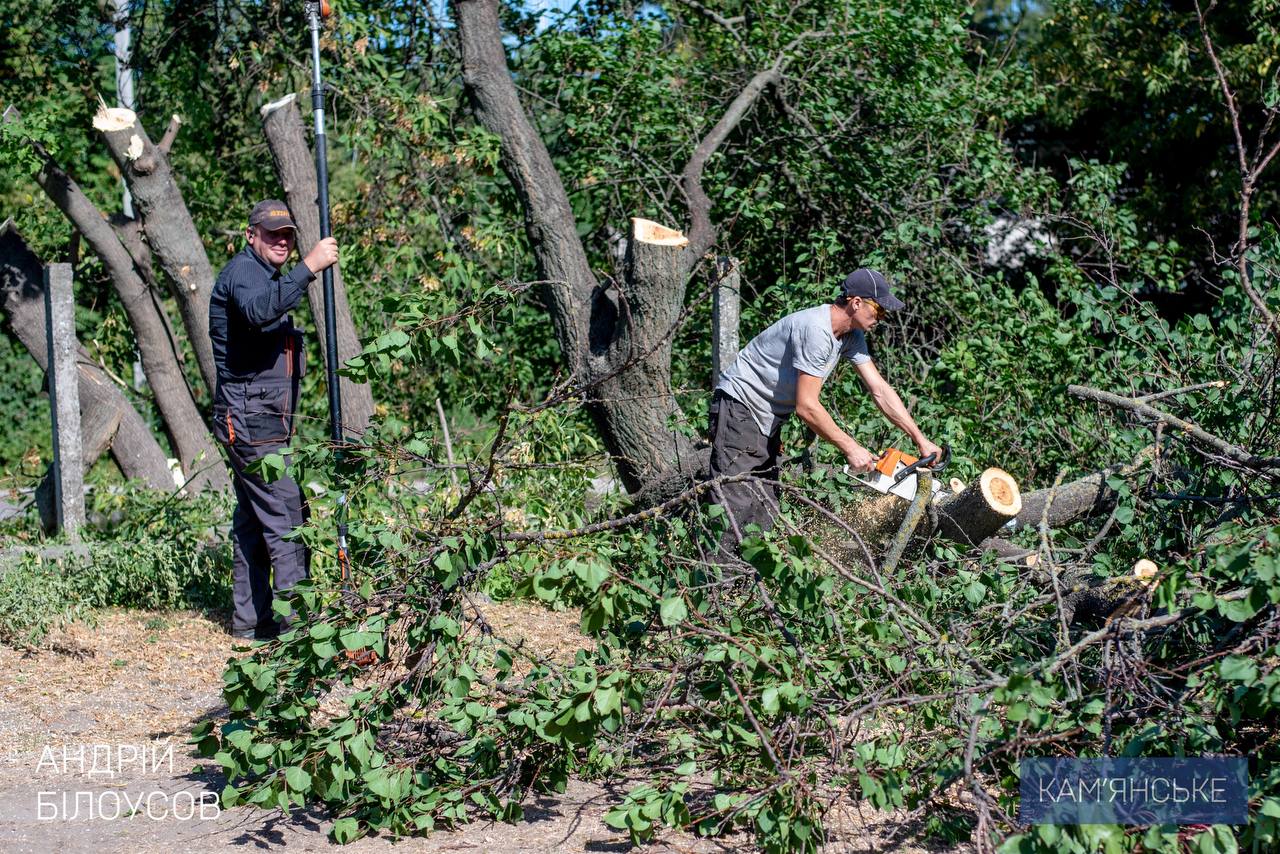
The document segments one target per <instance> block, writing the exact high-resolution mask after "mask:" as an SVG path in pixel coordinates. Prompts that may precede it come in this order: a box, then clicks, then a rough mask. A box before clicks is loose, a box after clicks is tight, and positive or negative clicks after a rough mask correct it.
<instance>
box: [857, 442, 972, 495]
mask: <svg viewBox="0 0 1280 854" xmlns="http://www.w3.org/2000/svg"><path fill="white" fill-rule="evenodd" d="M949 462H951V446H950V445H943V446H942V457H941V459H938V455H937V454H936V453H935V454H929V455H928V456H927V457H913V456H911V455H910V454H905V453H903V452H902V451H899V450H898V449H897V448H890V449H889V450H887V451H885V452H884V453H883V454H881V455H880V459H878V460H876V467H875V468H874V469H872V470H871V472H870V473H869V478H862V477H858V476H857V475H851V477H853V479H854V480H856V481H857V482H858V483H861V484H862V485H864V486H869V487H871V488H872V489H874V490H875V491H876V492H880V493H884V494H886V495H896V496H898V497H899V498H902V499H905V500H906V501H910V500H912V499H913V498H915V497H916V482H917V478H916V472H917V471H919V470H920V469H927V470H928V471H931V472H940V471H942V470H943V469H944V468H946V467H947V463H949ZM844 473H845V474H850V472H849V466H848V465H846V466H845V467H844ZM932 488H933V494H934V496H935V497H936V496H937V494H938V493H939V492H941V491H942V484H941V483H939V482H938V481H936V480H935V481H933V487H932Z"/></svg>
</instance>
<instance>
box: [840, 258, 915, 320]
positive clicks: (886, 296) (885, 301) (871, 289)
mask: <svg viewBox="0 0 1280 854" xmlns="http://www.w3.org/2000/svg"><path fill="white" fill-rule="evenodd" d="M840 295H841V296H846V297H862V298H863V299H873V300H875V301H876V304H877V305H879V306H880V307H881V308H883V309H885V310H886V311H897V310H898V309H900V308H902V300H900V299H898V298H897V297H895V296H894V295H893V293H892V292H891V291H890V290H889V282H888V281H886V280H885V277H884V276H883V275H882V274H881V273H879V272H877V271H876V270H872V269H869V268H867V267H861V268H859V269H857V270H854V271H853V272H852V273H850V274H849V276H848V278H846V279H845V280H844V284H842V285H841V286H840Z"/></svg>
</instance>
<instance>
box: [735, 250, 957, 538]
mask: <svg viewBox="0 0 1280 854" xmlns="http://www.w3.org/2000/svg"><path fill="white" fill-rule="evenodd" d="M899 308H902V301H901V300H899V299H898V298H897V297H895V296H894V295H893V294H892V293H890V291H889V283H888V282H887V281H885V278H884V276H882V275H881V274H880V273H878V272H876V271H875V270H868V269H865V268H863V269H859V270H855V271H854V272H853V273H851V274H850V275H849V277H848V278H846V279H845V280H844V284H843V285H842V286H841V293H840V296H839V298H837V299H836V301H835V302H834V303H832V304H828V305H820V306H816V307H814V308H808V309H805V310H803V311H797V312H795V313H794V314H789V315H787V316H786V317H784V318H782V319H781V320H779V321H778V322H777V323H775V324H773V325H772V326H770V327H769V328H768V329H766V330H765V331H764V332H761V333H760V334H759V335H757V336H756V337H755V338H753V339H752V340H751V343H749V344H748V345H747V346H746V348H744V349H743V350H742V352H741V353H739V354H738V358H737V359H735V360H734V362H733V364H732V365H730V366H729V368H728V369H726V370H725V372H724V373H723V374H722V375H721V377H720V382H719V384H717V385H716V391H715V397H714V398H713V399H712V402H711V412H710V416H711V418H710V421H711V475H712V477H717V476H720V475H733V474H742V473H746V472H752V473H754V474H756V475H758V476H759V477H761V478H765V479H767V480H775V481H776V480H777V479H778V452H779V450H780V447H781V442H780V435H781V432H782V425H783V423H784V422H785V421H786V420H787V418H788V417H790V415H791V413H792V412H794V413H796V414H797V415H798V416H800V418H801V420H803V421H804V422H805V423H806V424H808V425H809V427H810V429H812V430H813V432H814V433H816V434H818V435H819V436H821V437H822V438H824V439H826V440H827V441H828V442H831V443H832V444H833V445H835V446H836V447H837V448H839V449H840V451H841V452H842V453H843V454H844V456H845V459H846V460H848V461H849V467H850V468H852V469H853V470H855V471H870V470H871V469H872V468H873V467H874V465H875V461H876V458H875V456H874V455H872V454H871V452H870V451H868V450H867V449H866V448H864V447H863V446H862V445H860V444H858V442H857V441H856V440H855V439H854V438H853V437H852V436H850V435H849V434H848V433H846V432H844V431H843V430H841V429H840V428H839V427H838V426H837V425H836V422H835V420H834V419H833V418H832V417H831V415H830V413H828V412H827V410H826V409H825V408H824V407H823V406H822V403H821V402H820V401H819V400H818V395H819V392H820V391H821V390H822V384H823V382H824V381H825V380H826V379H827V377H829V376H830V375H831V372H832V371H833V370H834V369H835V366H836V363H837V362H838V361H839V360H840V359H841V358H844V359H847V360H848V361H850V362H852V363H853V365H854V368H855V369H856V370H857V371H858V376H859V377H861V378H862V382H863V385H865V386H866V388H867V391H868V392H869V393H870V394H871V397H872V399H873V400H874V401H875V404H876V406H877V407H878V408H879V409H880V411H881V412H883V413H884V415H885V417H886V418H888V419H889V421H891V422H892V423H893V424H895V425H896V426H898V427H900V428H901V429H902V430H903V431H904V432H905V433H906V434H907V435H908V436H910V437H911V439H912V440H913V441H914V442H915V443H916V446H917V447H918V448H919V449H920V456H922V457H924V456H928V455H929V454H932V453H941V450H940V449H939V448H938V446H937V445H935V444H934V443H933V442H931V441H929V440H928V439H926V438H925V436H924V433H922V432H921V431H920V428H919V427H917V426H916V423H915V421H914V420H913V419H912V417H911V413H910V412H908V411H907V407H906V406H905V405H904V404H903V402H902V398H901V397H899V396H898V393H897V392H896V391H894V390H893V387H892V386H890V385H889V383H887V382H886V381H885V379H884V377H882V376H881V375H880V372H879V371H878V370H876V366H875V363H874V362H872V361H871V356H870V354H869V353H868V352H867V338H866V333H867V332H868V331H870V330H871V329H872V328H874V327H875V325H876V324H877V323H878V322H879V321H880V319H881V318H882V317H884V314H885V312H886V311H892V310H896V309H899ZM717 491H718V493H719V495H718V499H719V501H720V503H721V504H722V505H723V506H724V507H725V509H726V511H728V512H729V514H730V517H731V520H732V524H731V525H730V530H729V532H728V534H729V535H733V533H734V529H736V530H737V531H739V532H740V531H741V530H742V528H744V527H745V526H746V525H748V524H752V523H754V524H756V525H758V526H760V529H761V530H768V529H769V528H770V527H772V525H773V520H774V517H775V516H776V515H777V512H778V491H777V488H776V487H772V486H768V485H766V484H760V483H754V482H743V483H728V484H723V485H722V486H721V487H720V488H719V489H718V490H717ZM736 539H737V538H736V536H735V537H734V541H735V542H736Z"/></svg>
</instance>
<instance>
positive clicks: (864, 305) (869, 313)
mask: <svg viewBox="0 0 1280 854" xmlns="http://www.w3.org/2000/svg"><path fill="white" fill-rule="evenodd" d="M883 318H884V309H883V308H881V307H880V305H879V303H877V302H875V301H874V300H869V299H867V298H866V297H854V298H853V299H851V300H850V301H849V320H850V321H851V322H852V323H853V328H854V329H861V330H862V331H863V332H870V331H871V330H872V329H873V328H875V325H876V324H877V323H879V322H880V321H881V320H882V319H883Z"/></svg>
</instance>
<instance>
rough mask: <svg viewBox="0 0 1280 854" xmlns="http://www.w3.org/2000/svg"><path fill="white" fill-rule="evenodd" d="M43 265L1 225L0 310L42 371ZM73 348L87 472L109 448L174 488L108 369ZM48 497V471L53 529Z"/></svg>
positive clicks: (40, 493) (46, 515) (139, 474)
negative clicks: (108, 373)
mask: <svg viewBox="0 0 1280 854" xmlns="http://www.w3.org/2000/svg"><path fill="white" fill-rule="evenodd" d="M41 267H42V265H41V263H40V260H39V259H38V258H37V257H36V255H35V253H34V252H32V251H31V249H30V248H29V247H28V246H27V244H26V242H25V241H24V240H23V239H22V236H21V235H20V234H18V231H17V229H16V228H14V225H13V221H12V220H9V221H6V222H5V223H4V224H3V225H0V308H3V310H4V317H5V326H6V328H7V330H8V331H9V333H10V334H12V335H13V336H14V337H16V338H17V339H18V340H19V341H20V342H22V346H23V347H25V348H26V349H27V352H28V353H30V354H31V358H33V359H35V361H36V364H38V365H39V366H40V368H41V370H48V367H49V366H48V352H49V351H48V341H47V338H46V334H45V324H44V280H43V277H42V275H41ZM76 346H77V349H78V353H79V358H78V359H77V363H76V367H77V371H78V374H79V384H78V386H79V391H80V419H81V421H80V429H81V437H82V442H81V447H82V451H83V461H84V469H85V473H86V474H87V473H88V471H89V469H90V468H92V467H93V464H94V463H95V462H96V461H97V459H98V457H100V456H102V454H103V453H104V452H105V451H107V450H108V449H110V451H111V455H112V457H114V458H115V461H116V464H117V465H118V466H120V471H121V472H122V473H123V474H124V476H125V477H126V478H128V479H130V480H139V481H141V482H142V483H144V484H146V486H148V487H149V488H151V489H166V490H167V489H172V488H173V478H172V476H171V475H170V473H169V466H168V462H167V461H166V458H165V454H164V451H163V450H162V449H161V447H160V444H159V443H158V442H157V441H156V439H155V437H154V436H153V435H151V431H150V430H149V429H148V428H147V424H146V422H145V421H143V419H142V416H140V415H139V414H138V411H137V410H136V409H134V408H133V406H132V405H131V404H130V403H129V401H128V400H127V399H126V398H125V396H124V394H123V393H122V392H121V391H120V389H119V388H117V387H116V385H115V384H114V383H113V382H112V381H111V379H110V378H109V377H108V376H107V374H106V372H105V371H103V370H102V369H101V368H100V367H98V366H97V365H96V364H94V363H93V361H92V359H90V357H89V354H88V352H87V351H85V349H84V348H83V347H81V346H80V345H78V344H77V345H76ZM52 498H53V490H52V481H51V480H50V478H49V475H48V474H46V475H45V477H44V479H43V480H42V481H41V483H40V486H39V487H38V488H37V489H36V505H37V507H38V508H39V509H40V514H41V519H42V523H43V524H45V527H46V530H48V529H50V528H51V527H52V518H53V501H52ZM42 499H43V500H42Z"/></svg>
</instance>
